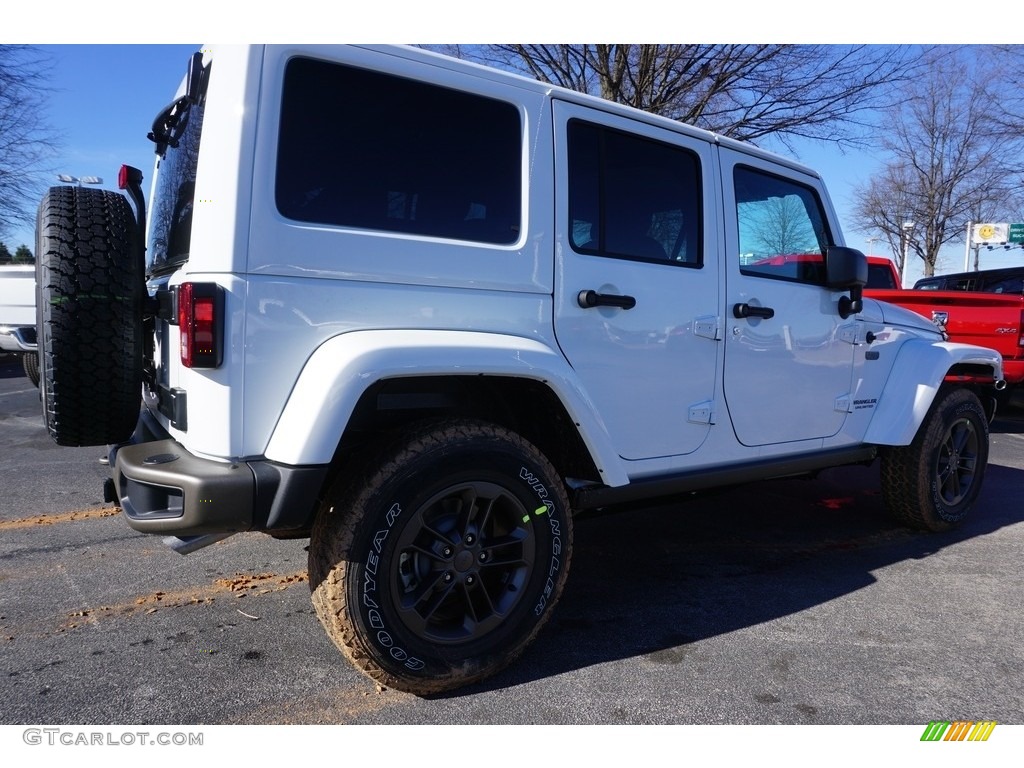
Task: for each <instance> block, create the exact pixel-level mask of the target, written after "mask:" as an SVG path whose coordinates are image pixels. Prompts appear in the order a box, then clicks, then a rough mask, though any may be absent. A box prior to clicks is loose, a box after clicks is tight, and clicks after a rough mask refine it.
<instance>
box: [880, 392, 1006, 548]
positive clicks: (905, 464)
mask: <svg viewBox="0 0 1024 768" xmlns="http://www.w3.org/2000/svg"><path fill="white" fill-rule="evenodd" d="M987 463H988V420H987V419H986V418H985V411H984V409H983V408H982V406H981V403H980V402H979V400H978V398H977V396H976V395H975V394H974V393H973V392H971V391H970V390H967V389H963V388H957V389H948V390H942V391H940V392H939V394H938V396H937V397H936V398H935V402H934V403H933V404H932V407H931V410H930V411H929V412H928V415H927V416H926V417H925V420H924V423H922V424H921V428H920V429H919V430H918V432H917V436H916V437H915V438H914V441H913V442H912V443H911V444H910V445H908V446H905V447H900V448H890V449H887V450H886V451H885V452H884V453H883V454H882V494H883V497H884V499H885V503H886V506H887V507H888V509H889V511H890V512H891V513H892V514H893V515H894V516H895V517H896V518H897V519H898V520H899V521H900V522H902V523H905V524H907V525H910V526H912V527H914V528H922V529H925V530H930V531H945V530H949V529H950V528H952V527H954V526H956V525H959V524H960V523H961V522H963V520H964V518H966V517H967V514H968V512H970V510H971V507H972V506H973V504H974V502H975V500H976V499H977V498H978V494H979V493H980V492H981V483H982V478H983V477H984V474H985V466H986V465H987Z"/></svg>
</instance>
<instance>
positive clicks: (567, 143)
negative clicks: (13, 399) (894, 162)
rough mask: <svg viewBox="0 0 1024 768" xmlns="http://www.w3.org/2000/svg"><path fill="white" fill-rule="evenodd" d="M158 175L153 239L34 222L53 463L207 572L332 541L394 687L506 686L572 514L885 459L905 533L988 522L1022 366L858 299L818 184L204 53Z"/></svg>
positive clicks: (453, 72)
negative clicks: (265, 537)
mask: <svg viewBox="0 0 1024 768" xmlns="http://www.w3.org/2000/svg"><path fill="white" fill-rule="evenodd" d="M150 138H151V139H152V140H153V141H154V142H155V143H156V152H157V156H158V160H157V167H156V172H155V177H154V180H153V184H152V189H151V192H150V196H149V201H148V206H147V205H146V204H145V203H144V200H143V194H142V189H141V174H140V173H139V172H138V171H137V170H135V169H131V168H127V167H126V168H124V169H122V188H123V189H125V190H126V191H127V193H128V197H125V196H123V195H121V194H118V193H116V192H110V191H103V190H95V189H88V188H77V187H58V188H53V189H51V190H50V191H49V192H48V193H47V195H46V196H45V197H44V199H43V201H42V204H41V206H40V213H39V229H38V242H37V253H38V284H39V288H40V291H41V296H40V301H39V306H40V308H41V319H40V329H39V338H40V343H41V345H42V348H43V349H42V355H41V362H42V388H43V402H44V410H45V416H46V421H47V425H48V428H49V431H50V432H51V434H52V436H53V437H54V439H55V440H56V441H57V442H58V443H61V444H67V445H107V444H109V445H111V446H112V448H111V450H110V455H111V465H112V475H113V477H112V480H110V481H108V488H107V491H108V500H111V501H113V500H116V501H117V502H118V503H119V504H120V506H121V507H122V509H123V510H124V515H125V517H126V518H127V521H128V523H129V525H131V526H132V527H133V528H135V529H136V530H139V531H144V532H148V533H158V534H163V535H165V536H169V537H174V544H175V546H176V547H177V548H178V549H180V550H181V551H189V550H191V549H194V548H197V547H199V546H203V545H205V544H207V543H210V542H212V541H215V540H216V539H217V538H222V537H224V536H225V535H229V534H231V533H234V532H238V531H263V532H266V533H268V534H270V535H271V536H276V537H310V539H311V543H310V547H309V578H310V586H311V589H312V593H313V602H314V604H315V606H316V610H317V613H318V614H319V616H320V619H321V621H322V622H323V625H324V626H325V628H326V630H327V632H328V634H329V635H330V636H331V638H332V639H333V641H334V642H335V643H336V644H337V645H338V646H339V647H340V648H341V650H342V651H344V652H345V653H346V654H347V655H348V657H349V658H350V659H351V660H352V661H353V662H354V663H355V664H356V665H357V666H358V667H359V668H361V669H362V670H363V671H365V672H366V673H368V674H369V675H371V676H372V677H373V678H375V679H376V680H378V681H380V682H381V683H382V684H384V685H387V686H393V687H396V688H401V689H404V690H407V691H412V692H415V693H420V694H425V693H431V692H438V691H444V690H447V689H451V688H455V687H458V686H460V685H464V684H467V683H470V682H473V681H477V680H480V679H481V678H483V677H485V676H487V675H490V674H493V673H494V672H495V671H496V670H498V669H500V668H501V667H503V666H504V665H506V664H507V663H509V662H510V661H511V660H512V659H514V658H515V657H516V656H517V655H518V654H519V653H520V652H521V651H522V650H523V648H524V647H525V646H526V644H527V643H528V642H529V641H530V640H531V639H532V638H533V637H534V636H535V635H536V633H537V632H538V630H539V629H540V627H541V625H542V624H543V623H544V621H545V620H546V619H547V618H548V616H549V615H550V614H551V611H552V607H553V606H554V604H555V602H556V600H557V598H558V596H559V593H560V592H561V590H562V587H563V584H564V582H565V578H566V574H567V571H568V568H569V560H570V552H571V542H572V515H573V513H575V512H578V511H583V510H587V509H593V508H597V507H606V506H612V505H621V504H624V503H629V502H636V501H641V500H645V499H651V498H653V497H656V496H668V495H673V494H680V493H684V492H690V491H693V490H696V489H702V488H706V487H711V486H716V485H723V484H733V483H740V482H747V481H754V480H760V479H764V478H772V477H779V476H791V475H797V474H810V473H814V472H815V471H817V470H820V469H822V468H826V467H833V466H838V465H843V464H851V463H867V462H872V461H874V460H875V459H876V458H877V459H880V460H881V467H882V469H881V472H882V475H881V476H882V485H883V489H884V494H885V503H886V504H887V506H888V507H889V509H891V510H892V512H893V513H894V514H895V515H896V516H897V517H898V518H899V519H900V520H902V521H904V522H906V523H908V524H912V525H915V526H918V527H922V528H925V529H932V530H943V529H946V528H948V527H950V526H953V525H955V524H957V523H959V522H960V521H961V520H962V519H963V518H964V516H965V515H966V514H967V513H968V510H969V509H970V508H971V506H972V504H973V503H974V502H975V499H976V498H977V496H978V493H979V489H980V486H981V482H982V476H983V474H984V471H985V464H986V459H987V456H988V418H989V417H991V415H992V411H991V409H992V407H993V406H992V401H993V398H992V395H993V393H994V390H995V389H996V388H997V387H999V386H1000V385H1001V382H1002V373H1001V365H1002V361H1001V359H1000V357H999V355H998V353H996V352H993V351H992V350H988V349H983V348H979V347H973V346H965V345H960V344H951V343H947V342H946V341H945V340H944V339H943V337H942V335H941V333H940V332H939V331H938V330H937V329H936V328H935V326H933V325H932V324H931V323H928V322H927V321H925V320H924V319H922V318H921V317H920V316H918V315H916V314H913V313H910V312H907V311H903V310H901V309H899V308H897V307H893V306H888V305H885V304H881V303H878V302H874V301H870V300H865V299H862V297H861V288H862V286H863V285H864V283H865V281H866V278H867V264H866V260H865V258H864V256H863V255H862V254H861V253H859V252H857V251H855V250H852V249H850V248H846V247H844V246H843V240H842V235H841V233H840V231H839V227H838V225H837V222H836V218H835V214H834V212H833V210H832V207H831V204H830V202H829V199H828V196H827V194H826V191H825V188H824V186H823V184H822V181H821V179H820V178H819V177H818V175H817V174H816V173H815V172H814V171H812V170H810V169H808V168H805V167H803V166H801V165H799V164H797V163H794V162H791V161H789V160H787V159H784V158H780V157H777V156H775V155H772V154H769V153H766V152H764V151H761V150H759V149H756V148H754V147H751V146H747V145H745V144H741V143H738V142H736V141H731V140H728V139H725V138H722V137H719V136H715V135H712V134H710V133H707V132H704V131H701V130H696V129H694V128H691V127H687V126H685V125H680V124H678V123H676V122H672V121H670V120H666V119H662V118H659V117H655V116H652V115H649V114H645V113H641V112H637V111H635V110H631V109H628V108H624V107H621V106H617V105H615V104H611V103H608V102H605V101H601V100H599V99H595V98H591V97H588V96H585V95H581V94H579V93H574V92H570V91H566V90H560V89H558V88H553V87H551V86H548V85H545V84H542V83H539V82H533V81H530V80H527V79H523V78H520V77H516V76H513V75H509V74H507V73H503V72H498V71H494V70H490V69H486V68H482V67H478V66H474V65H471V64H467V63H464V62H460V61H456V60H451V59H448V58H445V57H441V56H437V55H433V54H431V53H428V52H425V51H422V50H417V49H414V48H391V47H375V46H372V47H371V46H351V47H350V46H298V47H297V46H287V45H272V46H252V47H230V46H229V47H224V48H221V47H212V48H209V49H205V50H204V51H203V52H202V53H197V54H196V55H195V56H194V57H193V59H192V60H191V62H190V63H189V67H188V74H187V76H186V77H185V79H184V81H183V83H182V86H181V89H180V91H179V93H178V95H177V98H176V99H175V100H174V101H173V102H172V103H171V104H170V106H168V108H167V109H166V110H164V111H163V112H162V113H161V114H160V115H158V116H157V117H156V120H155V122H154V124H153V128H152V132H151V133H150ZM129 197H130V198H131V199H132V203H129ZM147 209H148V210H147ZM144 233H145V234H144ZM143 243H145V245H143ZM140 401H141V402H140ZM140 406H141V407H140ZM140 412H141V417H140Z"/></svg>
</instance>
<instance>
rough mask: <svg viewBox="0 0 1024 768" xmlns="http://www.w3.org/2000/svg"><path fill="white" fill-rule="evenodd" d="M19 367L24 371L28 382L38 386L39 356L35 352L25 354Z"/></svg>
mask: <svg viewBox="0 0 1024 768" xmlns="http://www.w3.org/2000/svg"><path fill="white" fill-rule="evenodd" d="M21 367H22V368H24V369H25V375H26V376H28V380H29V381H31V382H32V383H33V384H35V385H36V386H37V387H38V386H39V354H38V353H37V352H25V353H24V354H22V356H21Z"/></svg>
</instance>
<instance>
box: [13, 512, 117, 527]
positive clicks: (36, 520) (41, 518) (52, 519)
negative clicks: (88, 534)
mask: <svg viewBox="0 0 1024 768" xmlns="http://www.w3.org/2000/svg"><path fill="white" fill-rule="evenodd" d="M119 514H121V509H120V508H119V507H100V508H98V509H80V510H76V511H74V512H62V513H61V514H59V515H37V516H36V517H23V518H21V519H19V520H0V531H11V530H15V529H18V528H34V527H36V526H40V525H58V524H60V523H73V522H77V521H78V520H92V519H94V518H97V517H114V516H116V515H119Z"/></svg>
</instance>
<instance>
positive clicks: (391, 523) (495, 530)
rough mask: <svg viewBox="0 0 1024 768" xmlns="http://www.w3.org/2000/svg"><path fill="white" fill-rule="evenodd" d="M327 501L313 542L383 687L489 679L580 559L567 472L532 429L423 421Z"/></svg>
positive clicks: (340, 608) (318, 579)
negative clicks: (574, 551)
mask: <svg viewBox="0 0 1024 768" xmlns="http://www.w3.org/2000/svg"><path fill="white" fill-rule="evenodd" d="M382 455H383V458H382V459H381V460H379V461H374V462H372V463H371V464H370V465H368V467H367V468H366V471H364V472H360V471H359V470H358V469H356V470H355V471H352V472H350V473H348V474H347V475H345V476H344V477H342V478H340V479H339V480H338V481H337V482H335V483H334V485H333V487H332V489H331V490H330V492H329V493H328V494H327V497H326V499H325V500H324V502H323V504H322V506H321V509H320V513H319V515H318V517H317V521H316V523H315V525H314V527H313V531H312V537H311V543H310V548H309V577H310V589H311V590H312V593H313V605H314V606H315V608H316V612H317V615H318V616H319V617H320V621H321V623H322V624H323V625H324V628H325V629H326V630H327V634H328V635H329V636H330V637H331V639H332V640H333V641H334V643H335V644H336V645H337V646H338V648H340V649H341V650H342V651H343V652H344V653H345V655H346V656H347V657H348V658H349V659H350V660H351V661H352V662H353V663H354V664H355V665H356V666H357V667H359V668H360V669H361V670H362V671H363V672H365V673H367V674H368V675H369V676H370V677H372V678H373V679H375V680H377V681H378V682H379V683H380V684H382V685H384V686H387V687H391V688H397V689H400V690H404V691H408V692H410V693H415V694H420V695H425V694H430V693H439V692H442V691H447V690H451V689H454V688H458V687H460V686H464V685H467V684H470V683H473V682H476V681H478V680H481V679H483V678H485V677H488V676H490V675H492V674H494V673H495V672H497V671H498V670H500V669H501V668H503V667H504V666H506V665H507V664H509V663H510V662H511V661H512V660H513V659H515V658H516V657H517V656H518V655H519V654H520V653H521V652H522V651H523V649H524V648H525V647H526V646H527V645H528V644H529V642H530V641H531V640H532V639H533V638H534V636H535V635H536V634H537V632H538V631H539V630H540V628H541V626H542V625H543V624H544V622H545V621H546V620H547V618H548V616H549V615H550V613H551V610H552V608H553V606H554V604H555V602H556V601H557V600H558V597H559V595H560V594H561V591H562V587H563V585H564V583H565V578H566V575H567V573H568V569H569V559H570V550H571V541H572V520H571V517H570V514H569V507H568V501H567V499H566V495H565V490H564V487H563V486H562V483H561V480H560V479H559V477H558V475H557V474H556V472H555V470H554V468H553V467H552V466H551V464H550V463H549V462H548V461H547V459H546V458H545V457H544V456H543V455H542V454H541V453H540V452H539V451H538V450H537V449H536V448H534V447H533V446H532V445H531V444H529V443H528V442H526V441H525V440H524V439H522V438H521V437H520V436H518V435H516V434H515V433H513V432H510V431H508V430H506V429H503V428H501V427H498V426H494V425H490V424H486V423H482V422H476V421H461V420H460V421H449V422H442V423H439V424H434V425H432V426H428V427H424V428H423V429H421V430H419V431H417V432H416V433H415V434H414V435H413V436H411V437H407V438H406V439H405V440H403V441H401V442H399V443H398V444H397V445H396V446H394V447H392V448H391V449H389V450H385V451H384V452H383V453H382Z"/></svg>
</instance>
